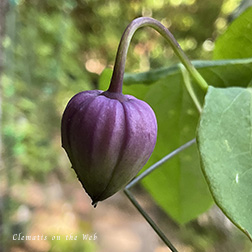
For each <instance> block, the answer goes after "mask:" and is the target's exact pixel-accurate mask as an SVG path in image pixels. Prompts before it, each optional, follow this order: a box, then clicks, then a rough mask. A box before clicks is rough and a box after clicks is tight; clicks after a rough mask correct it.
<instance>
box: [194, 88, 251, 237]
mask: <svg viewBox="0 0 252 252" xmlns="http://www.w3.org/2000/svg"><path fill="white" fill-rule="evenodd" d="M197 140H198V146H199V150H200V156H201V161H202V168H203V171H204V174H205V176H206V179H207V180H208V183H209V185H210V188H211V191H212V194H213V196H214V198H215V201H216V203H217V204H218V205H219V207H220V208H221V209H222V210H223V212H224V213H225V214H226V215H227V216H228V217H229V218H230V219H231V220H232V221H233V222H234V223H235V224H236V225H237V226H238V227H239V228H240V229H241V230H243V231H244V232H245V233H246V234H247V235H248V236H249V237H250V238H251V237H252V218H251V217H252V187H251V185H252V89H251V88H240V87H233V88H225V89H223V88H213V87H209V89H208V92H207V95H206V98H205V104H204V108H203V112H202V114H201V119H200V123H199V128H198V136H197Z"/></svg>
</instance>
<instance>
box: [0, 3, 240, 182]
mask: <svg viewBox="0 0 252 252" xmlns="http://www.w3.org/2000/svg"><path fill="white" fill-rule="evenodd" d="M238 3H239V1H238V0H226V1H224V0H221V1H220V0H213V1H207V0H198V1H197V0H177V1H175V0H163V1H150V0H141V1H140V0H139V1H116V0H106V1H88V0H86V1H85V0H67V1H63V0H60V1H52V0H45V1H39V0H19V1H11V2H10V8H9V12H8V16H7V34H6V38H5V41H4V42H3V45H4V48H5V55H6V62H5V71H4V73H3V75H2V85H3V87H2V89H3V105H2V106H3V119H2V120H3V123H2V124H3V130H2V134H3V141H4V144H3V145H4V155H5V157H6V158H9V157H13V159H14V161H13V164H12V165H11V166H12V167H11V169H15V174H16V175H17V178H23V177H32V178H36V179H43V178H45V177H46V175H47V174H48V172H50V171H52V170H57V168H58V166H59V162H58V159H59V155H61V154H62V150H61V149H60V138H59V134H60V133H59V132H60V117H61V113H62V111H63V109H64V106H65V104H66V103H67V101H68V100H69V99H70V97H71V96H72V95H74V94H75V93H77V92H79V91H81V90H86V89H90V88H95V87H97V80H98V74H100V73H101V72H102V70H103V69H104V68H105V67H106V66H111V65H113V63H114V59H115V54H116V49H117V46H118V43H119V39H120V37H121V35H122V32H123V30H124V29H125V27H126V26H127V25H128V24H129V22H130V21H131V20H132V19H134V18H136V17H138V16H152V17H154V18H156V19H158V20H160V21H161V22H162V23H163V24H164V25H166V26H167V27H169V29H170V30H171V32H172V33H173V34H174V36H175V37H176V39H177V40H178V41H179V42H180V44H181V46H182V48H183V49H184V50H185V51H186V53H187V54H188V56H189V57H190V58H200V59H209V58H210V57H211V54H212V49H213V41H214V39H215V37H216V36H217V35H218V34H219V33H220V32H222V31H223V30H224V29H225V27H226V23H227V17H228V15H229V13H231V12H232V11H233V10H234V8H235V7H236V6H237V5H238ZM154 33H155V32H154V31H152V30H151V29H149V30H148V32H147V31H144V32H141V31H139V32H138V33H137V34H136V35H135V37H134V39H133V42H132V45H131V47H130V51H129V54H128V60H127V66H126V70H127V71H129V72H135V71H145V70H149V69H150V68H157V67H161V66H169V65H171V64H172V63H174V61H177V59H176V60H174V55H173V53H172V50H171V49H170V48H169V47H168V46H167V45H166V44H165V43H166V42H165V41H164V40H163V39H161V38H159V37H158V36H156V35H155V34H154ZM154 35H155V36H154Z"/></svg>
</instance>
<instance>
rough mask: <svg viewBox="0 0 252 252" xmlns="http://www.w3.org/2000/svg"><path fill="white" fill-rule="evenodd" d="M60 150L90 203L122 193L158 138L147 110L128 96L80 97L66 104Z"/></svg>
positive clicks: (91, 94) (100, 93)
mask: <svg viewBox="0 0 252 252" xmlns="http://www.w3.org/2000/svg"><path fill="white" fill-rule="evenodd" d="M61 134H62V146H63V148H64V149H65V150H66V152H67V154H68V157H69V159H70V161H71V163H72V167H73V169H74V170H75V172H76V174H77V176H78V178H79V180H80V182H81V183H82V185H83V187H84V188H85V190H86V192H87V193H88V194H89V196H90V197H91V198H92V200H93V204H95V203H97V202H98V201H101V200H104V199H106V198H108V197H110V196H111V195H113V194H114V193H116V192H117V191H118V190H120V189H121V188H123V187H124V186H125V185H126V184H127V183H128V182H129V181H130V180H131V179H132V178H133V177H134V176H135V175H136V174H137V173H138V172H139V171H140V169H141V168H142V167H143V166H144V164H145V163H146V162H147V160H148V159H149V157H150V155H151V153H152V151H153V149H154V146H155V143H156V137H157V122H156V117H155V114H154V112H153V110H152V109H151V107H150V106H149V105H148V104H147V103H145V102H143V101H141V100H138V99H136V98H135V97H133V96H130V95H122V94H115V93H109V92H105V93H104V92H103V91H100V90H92V91H84V92H81V93H78V94H77V95H75V96H74V97H73V98H72V99H71V100H70V101H69V103H68V105H67V107H66V109H65V111H64V114H63V117H62V125H61Z"/></svg>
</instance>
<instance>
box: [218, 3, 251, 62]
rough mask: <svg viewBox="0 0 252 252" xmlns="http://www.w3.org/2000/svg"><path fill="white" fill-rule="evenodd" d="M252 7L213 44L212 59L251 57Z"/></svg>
mask: <svg viewBox="0 0 252 252" xmlns="http://www.w3.org/2000/svg"><path fill="white" fill-rule="evenodd" d="M251 44H252V7H251V8H248V9H247V10H246V11H245V12H244V13H242V14H241V16H239V18H237V19H235V20H234V21H233V22H232V23H231V25H230V26H229V27H228V29H227V31H226V32H225V33H224V34H223V35H222V36H220V37H219V38H218V39H217V41H216V42H215V49H214V59H231V58H236V59H238V58H239V59H240V58H248V57H252V46H251Z"/></svg>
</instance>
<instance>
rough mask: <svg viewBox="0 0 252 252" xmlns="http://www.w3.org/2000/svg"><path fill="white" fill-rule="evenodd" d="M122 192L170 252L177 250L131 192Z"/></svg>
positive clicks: (126, 190)
mask: <svg viewBox="0 0 252 252" xmlns="http://www.w3.org/2000/svg"><path fill="white" fill-rule="evenodd" d="M124 193H125V194H126V195H127V197H128V198H129V200H130V201H131V203H132V204H133V205H134V206H135V207H136V209H137V210H138V211H139V212H140V213H141V214H142V216H143V217H144V218H145V220H146V221H147V222H148V223H149V224H150V226H151V227H152V228H153V229H154V230H155V231H156V233H157V234H158V235H159V237H160V238H161V240H162V241H163V242H164V243H165V244H166V245H167V247H168V248H169V249H170V250H171V251H172V252H178V251H177V249H176V248H175V247H174V246H173V245H172V243H171V242H170V241H169V240H168V239H167V237H166V236H165V235H164V233H163V232H162V231H161V230H160V229H159V227H158V226H157V225H156V224H155V222H154V221H153V220H152V219H151V218H150V216H149V215H148V214H147V213H146V212H145V211H144V210H143V208H142V207H141V206H140V205H139V203H138V202H137V201H136V199H135V198H134V196H133V195H132V194H131V192H130V191H129V190H128V189H124Z"/></svg>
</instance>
